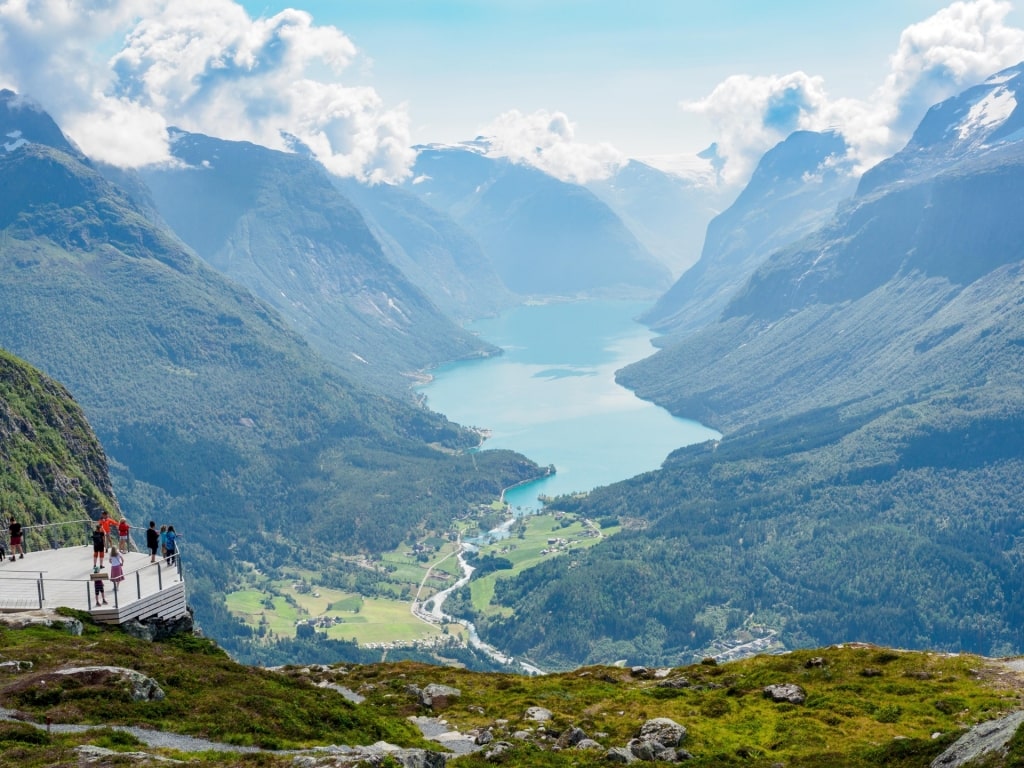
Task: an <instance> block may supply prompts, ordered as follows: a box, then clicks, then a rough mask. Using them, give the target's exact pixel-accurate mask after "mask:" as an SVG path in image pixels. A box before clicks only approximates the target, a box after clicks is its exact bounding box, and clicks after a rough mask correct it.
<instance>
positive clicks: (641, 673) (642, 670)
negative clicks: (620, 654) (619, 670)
mask: <svg viewBox="0 0 1024 768" xmlns="http://www.w3.org/2000/svg"><path fill="white" fill-rule="evenodd" d="M629 674H631V675H632V676H633V677H639V678H641V679H644V680H646V679H647V678H649V677H650V676H651V670H649V669H648V668H647V667H630V669H629Z"/></svg>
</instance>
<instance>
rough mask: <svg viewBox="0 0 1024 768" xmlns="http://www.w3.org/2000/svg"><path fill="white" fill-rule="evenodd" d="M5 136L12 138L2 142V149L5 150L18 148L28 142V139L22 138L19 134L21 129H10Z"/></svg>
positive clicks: (10, 150)
mask: <svg viewBox="0 0 1024 768" xmlns="http://www.w3.org/2000/svg"><path fill="white" fill-rule="evenodd" d="M7 138H9V139H14V141H5V142H4V149H5V150H6V151H7V152H14V151H15V150H16V149H20V148H21V147H23V146H25V145H26V144H28V139H26V138H24V137H23V136H22V135H21V131H11V132H10V133H8V134H7Z"/></svg>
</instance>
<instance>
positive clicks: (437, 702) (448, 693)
mask: <svg viewBox="0 0 1024 768" xmlns="http://www.w3.org/2000/svg"><path fill="white" fill-rule="evenodd" d="M409 690H410V691H411V692H414V693H416V694H417V695H418V696H419V699H420V704H422V705H423V706H424V707H430V709H435V710H437V709H445V708H446V707H448V706H449V704H451V701H452V699H457V698H459V697H460V696H461V695H462V691H460V690H459V689H458V688H452V687H451V686H450V685H440V684H439V683H431V684H430V685H428V686H427V687H426V688H422V689H421V688H417V687H416V686H415V685H411V686H409Z"/></svg>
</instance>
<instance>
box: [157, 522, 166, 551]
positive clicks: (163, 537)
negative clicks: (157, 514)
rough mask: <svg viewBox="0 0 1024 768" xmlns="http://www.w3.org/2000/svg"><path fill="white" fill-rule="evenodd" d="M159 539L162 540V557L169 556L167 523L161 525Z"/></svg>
mask: <svg viewBox="0 0 1024 768" xmlns="http://www.w3.org/2000/svg"><path fill="white" fill-rule="evenodd" d="M159 540H160V557H161V558H165V557H167V526H166V525H161V526H160V536H159Z"/></svg>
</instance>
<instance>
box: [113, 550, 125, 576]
mask: <svg viewBox="0 0 1024 768" xmlns="http://www.w3.org/2000/svg"><path fill="white" fill-rule="evenodd" d="M110 580H111V581H112V582H114V584H115V585H116V584H117V583H119V582H122V581H124V555H122V554H121V553H120V552H118V550H117V547H111V548H110Z"/></svg>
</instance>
